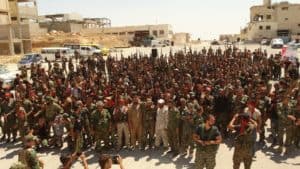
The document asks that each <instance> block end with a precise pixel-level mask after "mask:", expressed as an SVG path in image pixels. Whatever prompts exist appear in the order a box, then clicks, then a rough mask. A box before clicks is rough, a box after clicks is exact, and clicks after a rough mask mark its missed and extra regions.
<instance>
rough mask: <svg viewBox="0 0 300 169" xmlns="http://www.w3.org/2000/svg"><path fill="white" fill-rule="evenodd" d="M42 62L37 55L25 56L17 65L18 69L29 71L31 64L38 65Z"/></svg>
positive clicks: (40, 57)
mask: <svg viewBox="0 0 300 169" xmlns="http://www.w3.org/2000/svg"><path fill="white" fill-rule="evenodd" d="M41 62H42V56H41V55H40V54H38V53H30V54H25V55H24V56H23V57H22V59H21V60H20V61H19V63H18V69H20V68H23V67H25V68H27V69H29V68H30V67H31V65H32V64H40V63H41Z"/></svg>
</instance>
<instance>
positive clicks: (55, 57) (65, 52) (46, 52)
mask: <svg viewBox="0 0 300 169" xmlns="http://www.w3.org/2000/svg"><path fill="white" fill-rule="evenodd" d="M41 55H42V59H43V60H45V59H46V58H47V60H49V61H60V60H61V59H62V57H64V58H66V59H69V58H71V57H73V56H74V53H72V52H71V49H70V48H61V47H56V48H55V47H51V48H43V49H42V51H41Z"/></svg>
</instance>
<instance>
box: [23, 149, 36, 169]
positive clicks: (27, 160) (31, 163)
mask: <svg viewBox="0 0 300 169" xmlns="http://www.w3.org/2000/svg"><path fill="white" fill-rule="evenodd" d="M19 161H20V162H21V163H22V164H24V165H26V166H27V168H26V169H40V168H41V167H40V163H39V160H38V158H37V154H36V151H35V150H34V149H32V148H26V149H23V150H21V151H20V152H19Z"/></svg>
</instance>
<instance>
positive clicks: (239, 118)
mask: <svg viewBox="0 0 300 169" xmlns="http://www.w3.org/2000/svg"><path fill="white" fill-rule="evenodd" d="M235 123H238V125H235ZM256 127H257V123H256V122H255V121H254V120H252V119H250V116H249V115H248V114H245V113H243V114H236V115H235V116H234V117H233V119H232V120H231V122H230V123H229V125H228V128H229V129H230V130H234V131H237V132H238V136H237V137H236V139H235V140H234V147H235V149H234V154H233V169H239V168H240V164H241V162H244V166H245V167H244V168H245V169H250V167H251V163H252V149H253V148H252V147H253V146H254V140H253V139H252V132H253V130H254V129H255V128H256Z"/></svg>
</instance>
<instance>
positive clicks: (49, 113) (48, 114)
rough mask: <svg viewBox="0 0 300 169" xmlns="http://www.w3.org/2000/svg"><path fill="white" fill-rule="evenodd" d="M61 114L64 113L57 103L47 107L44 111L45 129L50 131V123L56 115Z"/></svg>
mask: <svg viewBox="0 0 300 169" xmlns="http://www.w3.org/2000/svg"><path fill="white" fill-rule="evenodd" d="M50 99H51V98H50ZM52 100H53V99H52ZM63 112H64V109H63V108H62V107H61V106H60V105H58V104H57V103H51V104H50V105H47V107H46V110H45V119H46V123H47V128H48V129H49V131H50V127H51V123H52V122H53V121H54V119H55V117H56V115H57V114H63Z"/></svg>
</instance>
